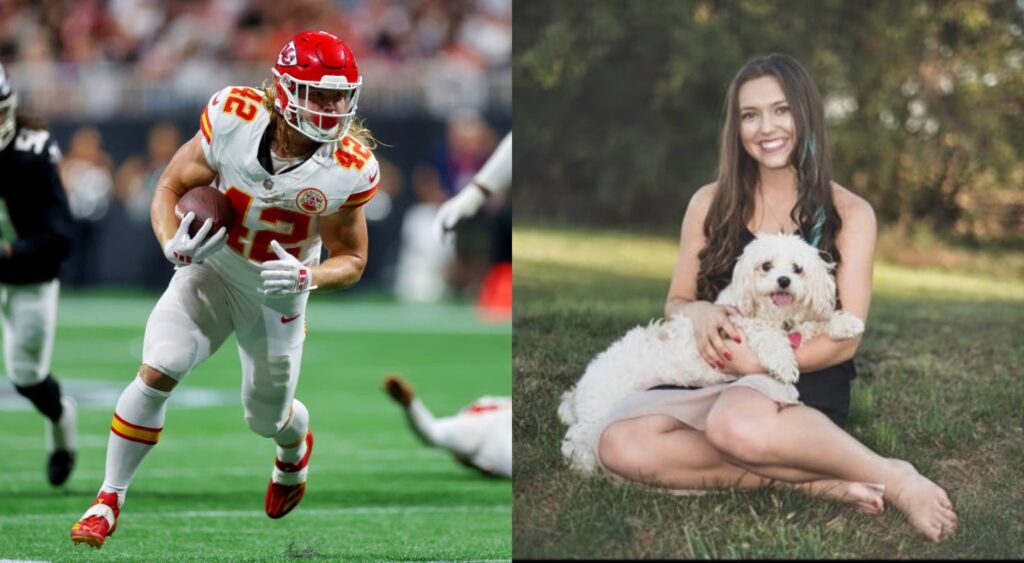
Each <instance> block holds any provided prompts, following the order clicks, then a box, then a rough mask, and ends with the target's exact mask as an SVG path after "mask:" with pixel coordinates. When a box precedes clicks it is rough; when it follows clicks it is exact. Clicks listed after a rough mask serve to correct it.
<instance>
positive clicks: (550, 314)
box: [513, 224, 1024, 558]
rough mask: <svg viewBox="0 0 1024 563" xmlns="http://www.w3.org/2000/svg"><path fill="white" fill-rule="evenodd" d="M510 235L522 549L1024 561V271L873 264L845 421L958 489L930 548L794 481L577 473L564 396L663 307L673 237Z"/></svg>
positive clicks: (545, 230)
mask: <svg viewBox="0 0 1024 563" xmlns="http://www.w3.org/2000/svg"><path fill="white" fill-rule="evenodd" d="M513 245H514V248H515V265H514V267H515V284H516V304H515V332H514V336H513V373H514V382H515V383H514V393H515V397H516V401H517V403H518V404H519V405H520V406H519V407H518V408H517V410H516V417H515V426H514V433H515V460H516V466H515V467H516V469H515V471H516V474H515V481H514V499H515V500H514V502H515V507H516V509H515V512H514V515H513V530H514V534H513V554H514V556H515V557H516V558H520V557H523V558H526V557H538V558H539V557H550V558H564V557H591V558H596V557H630V558H632V557H644V558H649V557H653V558H726V557H727V558H740V557H742V558H783V557H785V558H790V557H792V558H897V557H936V558H981V557H989V558H1020V557H1024V488H1022V487H1020V485H1019V483H1020V468H1021V467H1024V408H1022V405H1024V384H1022V383H1021V374H1020V369H1019V366H1020V365H1022V364H1024V346H1022V345H1021V344H1022V341H1021V334H1024V278H1022V277H1021V276H1016V275H1014V276H1007V275H1005V272H1003V271H999V272H995V273H992V274H990V275H983V274H978V273H976V272H977V270H955V269H945V270H943V269H938V268H936V269H928V270H920V269H916V268H914V267H910V266H898V265H894V264H891V263H888V262H885V261H879V262H878V263H876V267H875V285H874V294H873V295H874V297H873V301H872V306H871V315H870V318H869V320H868V328H867V333H866V336H865V339H864V342H863V344H862V345H861V348H860V351H859V352H858V356H857V366H858V371H859V376H858V378H857V379H856V380H854V386H853V397H852V405H851V414H850V422H849V425H848V427H847V430H848V431H850V432H851V433H852V434H853V435H854V436H855V437H857V438H858V439H859V440H861V441H862V442H863V443H865V444H866V445H868V446H869V447H871V448H873V449H874V450H875V451H877V452H879V453H880V454H882V455H886V456H894V457H900V458H903V459H907V460H909V461H911V462H913V463H914V464H915V465H916V466H917V467H918V468H919V469H920V470H921V471H922V472H923V473H925V474H926V475H928V476H929V477H931V478H932V479H934V480H935V481H936V482H937V483H939V484H940V485H942V486H943V487H944V488H946V490H947V491H948V492H949V494H950V496H951V497H952V499H953V501H954V503H955V505H956V507H957V512H958V515H959V517H960V521H961V529H960V530H959V531H958V533H957V534H956V535H955V536H954V537H953V538H952V539H951V540H949V541H947V542H945V543H942V544H932V543H930V542H926V541H924V540H922V539H920V538H919V537H918V536H917V535H916V534H914V533H913V531H912V529H911V528H910V526H909V525H907V524H906V522H905V521H904V519H903V517H902V516H901V515H900V514H899V512H898V511H896V510H894V509H892V508H890V509H889V510H887V511H886V514H885V515H884V516H883V517H881V518H877V519H876V518H870V517H868V516H865V515H862V514H859V513H857V512H855V511H853V510H851V509H848V508H846V507H844V506H840V505H838V504H835V503H832V502H829V501H825V500H819V499H811V498H807V497H805V496H803V495H802V494H800V493H797V492H792V491H769V490H758V491H750V492H738V491H721V492H713V493H710V494H708V495H705V496H703V497H683V498H678V497H674V496H671V495H666V494H663V493H661V492H659V491H657V490H656V489H652V488H648V487H643V486H638V485H618V484H614V483H613V482H612V481H611V480H609V479H607V478H604V477H582V476H580V475H578V474H576V473H574V472H571V471H570V470H569V469H568V468H567V467H566V465H565V463H564V461H563V459H562V457H561V454H560V451H559V443H560V441H561V438H562V436H563V435H564V432H565V427H564V426H562V425H561V423H560V422H559V420H558V417H557V415H556V413H555V411H556V408H557V405H558V400H559V395H560V394H561V393H562V391H564V390H565V389H568V388H569V387H570V386H571V385H573V384H574V383H575V381H576V380H577V379H578V378H579V376H580V374H581V373H582V372H583V369H584V368H585V367H586V364H587V363H588V362H589V361H590V360H591V359H592V358H593V356H594V355H595V354H597V353H598V352H600V351H601V350H603V349H605V348H606V347H607V346H608V345H609V344H610V343H611V342H612V341H613V340H615V339H617V338H619V337H620V336H621V335H622V334H623V333H624V332H625V331H626V330H627V329H628V328H630V327H632V326H634V325H636V324H640V323H645V322H647V321H648V320H650V319H651V318H654V317H658V316H660V315H661V310H662V306H663V303H664V298H665V293H666V291H667V289H668V279H669V276H670V275H671V271H672V267H673V264H674V260H675V253H676V241H675V240H672V239H668V238H657V237H647V236H640V235H635V234H627V233H620V232H602V231H571V230H567V229H562V228H549V227H539V226H522V225H519V224H517V225H516V228H515V231H514V239H513ZM1013 260H1017V261H1018V262H1019V261H1020V257H1017V256H1015V257H1013ZM983 262H984V261H983V260H978V261H977V263H983Z"/></svg>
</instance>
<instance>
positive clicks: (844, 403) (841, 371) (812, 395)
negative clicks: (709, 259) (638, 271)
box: [656, 228, 857, 428]
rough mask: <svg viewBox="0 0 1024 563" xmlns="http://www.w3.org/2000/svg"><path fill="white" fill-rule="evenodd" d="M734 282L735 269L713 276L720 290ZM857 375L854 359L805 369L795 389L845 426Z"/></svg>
mask: <svg viewBox="0 0 1024 563" xmlns="http://www.w3.org/2000/svg"><path fill="white" fill-rule="evenodd" d="M740 237H741V239H742V243H743V244H742V246H746V245H747V244H749V243H750V242H751V241H752V240H754V234H753V233H751V232H750V229H746V228H744V229H743V232H742V233H741V234H740ZM733 266H734V267H735V264H734V265H733ZM730 281H732V272H731V271H730V273H729V275H727V276H720V277H718V278H713V279H711V283H712V285H714V286H715V288H716V289H717V290H718V291H721V290H723V289H725V287H726V286H727V285H729V282H730ZM856 376H857V370H856V368H854V366H853V360H852V359H851V360H847V361H845V362H843V363H841V364H837V365H834V366H832V367H829V368H825V369H823V370H818V371H814V372H803V373H801V374H800V380H799V381H797V383H796V388H797V390H798V391H799V392H800V400H801V401H802V402H803V403H804V404H806V405H807V406H809V407H814V408H816V409H818V410H819V411H821V412H823V413H824V414H825V416H827V417H829V418H830V419H832V422H834V423H836V425H837V426H839V427H840V428H842V427H844V426H846V419H847V416H848V415H849V412H850V381H851V380H852V379H853V378H854V377H856ZM673 388H675V389H678V388H679V387H677V386H668V385H661V386H658V387H656V389H673Z"/></svg>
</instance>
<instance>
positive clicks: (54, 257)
mask: <svg viewBox="0 0 1024 563" xmlns="http://www.w3.org/2000/svg"><path fill="white" fill-rule="evenodd" d="M17 108H18V95H17V94H16V93H15V92H14V90H13V88H12V87H11V82H10V80H8V77H7V72H6V71H5V70H4V67H3V65H0V175H2V178H3V179H2V180H0V321H2V324H3V327H4V328H3V330H4V366H6V368H7V377H8V378H9V379H10V380H11V383H13V384H14V388H15V390H17V391H18V393H19V394H21V395H22V396H24V397H25V398H27V399H28V400H29V401H32V404H33V405H34V406H35V408H36V410H37V411H39V413H40V414H42V415H43V416H44V417H45V418H46V442H47V449H48V450H49V459H48V460H47V463H46V478H47V480H49V481H50V484H51V485H54V486H56V485H61V484H63V483H64V482H65V481H67V480H68V477H69V476H70V475H71V470H72V469H73V468H74V466H75V419H76V416H75V412H76V409H75V401H74V400H73V399H72V398H71V397H69V396H67V395H63V394H62V393H61V390H60V384H59V383H58V382H57V379H56V378H55V377H53V374H51V373H50V355H51V353H52V352H53V338H54V335H55V334H56V330H57V299H58V294H59V293H60V280H58V279H57V273H58V270H59V269H60V263H61V261H62V260H64V258H65V257H67V255H68V249H69V248H70V242H71V211H70V210H69V209H68V199H67V195H66V194H65V192H64V184H63V183H61V180H60V175H59V174H58V173H57V162H58V161H59V160H60V149H59V148H57V143H56V141H54V140H53V138H51V137H50V132H49V131H46V130H45V129H44V128H43V127H42V124H41V123H38V122H36V121H35V120H32V119H29V118H27V117H25V116H24V115H21V114H20V113H19V112H18V111H17Z"/></svg>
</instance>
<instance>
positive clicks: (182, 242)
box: [164, 211, 228, 266]
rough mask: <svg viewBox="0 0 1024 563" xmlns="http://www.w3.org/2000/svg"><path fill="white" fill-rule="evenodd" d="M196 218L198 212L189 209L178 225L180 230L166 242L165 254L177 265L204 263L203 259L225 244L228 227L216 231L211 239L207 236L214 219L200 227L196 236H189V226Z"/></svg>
mask: <svg viewBox="0 0 1024 563" xmlns="http://www.w3.org/2000/svg"><path fill="white" fill-rule="evenodd" d="M195 218H196V214H195V213H193V212H192V211H189V212H188V213H186V214H185V216H184V217H182V218H181V224H180V225H178V232H176V233H174V236H173V237H171V240H169V241H167V244H164V256H166V257H167V259H168V260H170V261H171V263H172V264H174V265H175V266H188V265H189V264H193V263H194V264H202V263H203V260H206V258H207V257H209V256H210V255H211V254H213V253H214V252H217V250H219V249H220V247H222V246H224V242H225V241H226V240H227V234H228V230H227V228H226V227H221V228H220V230H218V231H217V232H216V233H214V234H213V236H211V237H210V238H209V239H207V240H205V241H204V240H203V239H205V238H206V234H207V233H209V232H210V229H212V228H213V220H211V219H207V220H206V222H205V223H203V226H202V227H200V228H199V232H197V233H196V236H194V237H190V236H188V226H189V225H191V224H192V220H193V219H195Z"/></svg>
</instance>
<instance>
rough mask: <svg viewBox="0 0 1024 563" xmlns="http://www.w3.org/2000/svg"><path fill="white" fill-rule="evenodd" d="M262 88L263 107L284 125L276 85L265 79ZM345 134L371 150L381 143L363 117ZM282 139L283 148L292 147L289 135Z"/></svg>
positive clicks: (271, 117) (354, 121)
mask: <svg viewBox="0 0 1024 563" xmlns="http://www.w3.org/2000/svg"><path fill="white" fill-rule="evenodd" d="M260 88H261V89H262V90H263V108H264V109H266V110H267V111H268V112H269V113H270V119H272V120H274V126H275V127H276V126H278V125H282V121H283V120H284V116H283V115H281V112H279V111H277V108H275V107H274V102H275V100H277V89H276V88H275V87H274V83H273V82H271V81H269V80H264V81H263V84H262V85H261V86H260ZM345 136H346V137H352V138H353V139H355V140H356V141H359V144H361V145H363V146H364V147H366V148H368V149H370V150H373V149H375V148H377V146H378V145H380V141H378V140H377V138H376V137H374V136H373V133H372V132H371V131H370V129H369V128H368V127H366V126H365V125H363V120H361V119H353V120H352V124H351V125H350V126H349V128H348V133H346V134H345ZM281 139H282V142H283V143H284V144H285V147H283V148H284V149H285V150H289V149H291V147H289V146H287V143H288V137H287V135H284V136H282V137H281Z"/></svg>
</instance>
